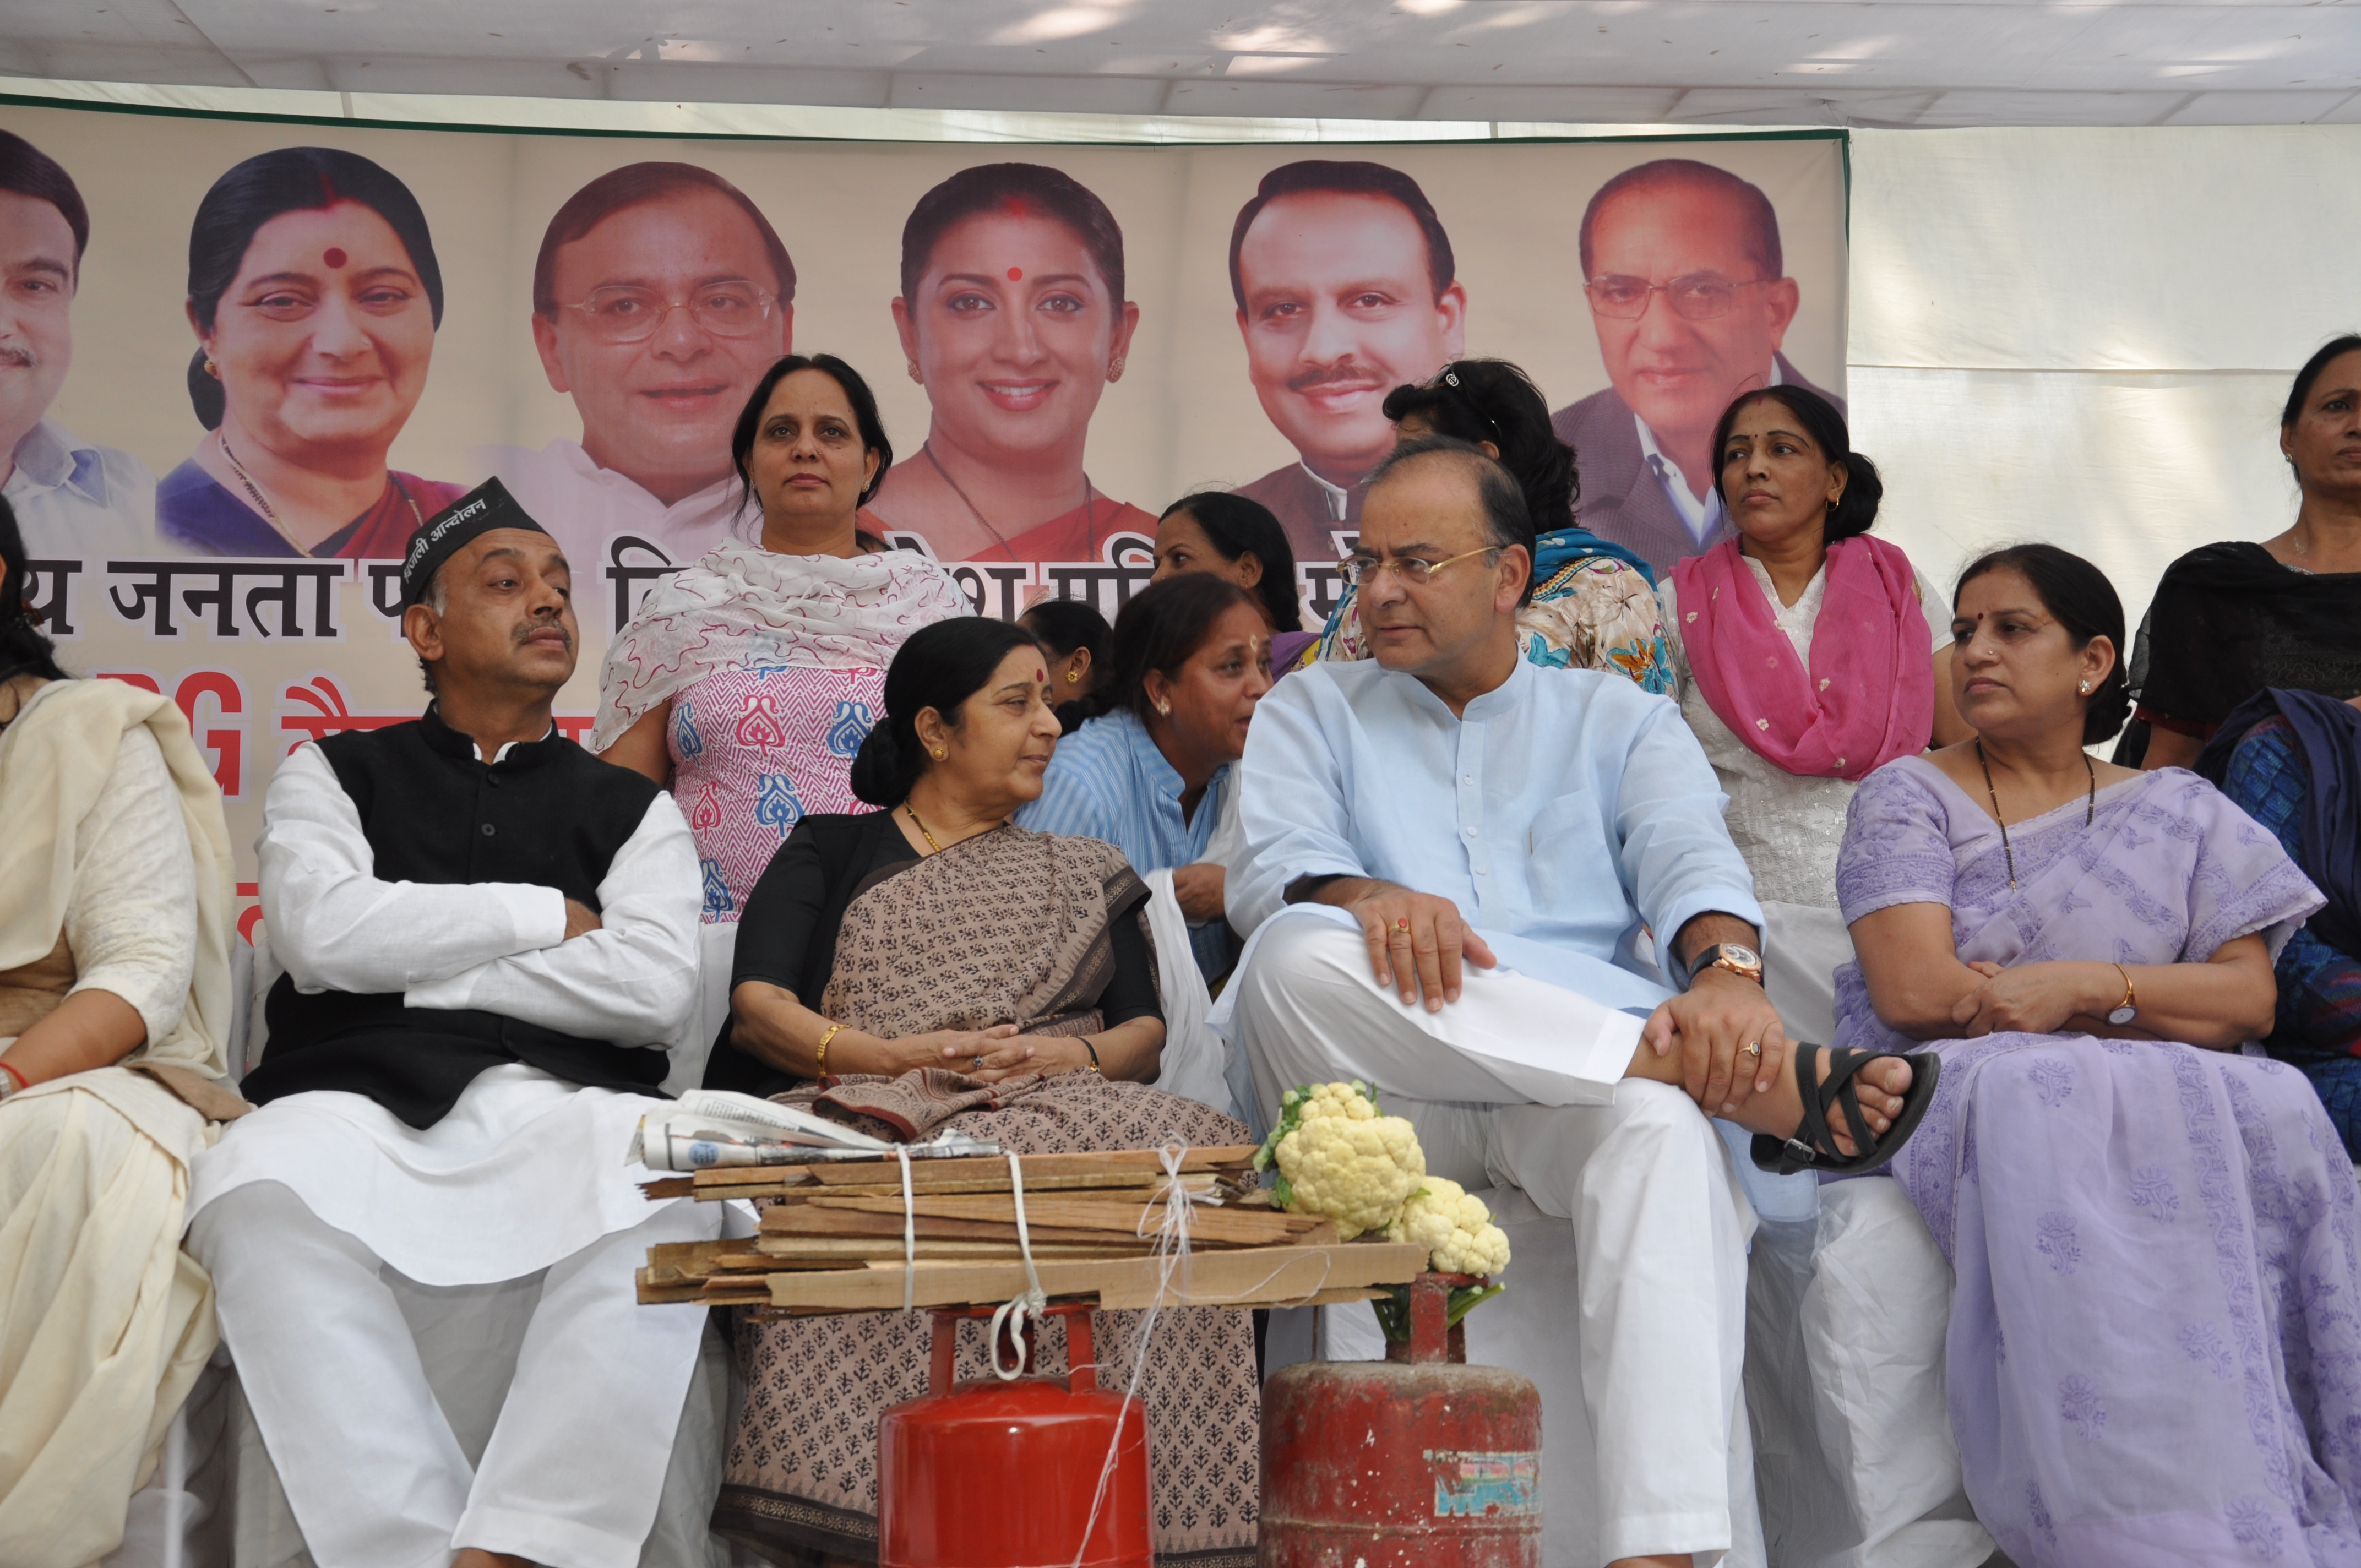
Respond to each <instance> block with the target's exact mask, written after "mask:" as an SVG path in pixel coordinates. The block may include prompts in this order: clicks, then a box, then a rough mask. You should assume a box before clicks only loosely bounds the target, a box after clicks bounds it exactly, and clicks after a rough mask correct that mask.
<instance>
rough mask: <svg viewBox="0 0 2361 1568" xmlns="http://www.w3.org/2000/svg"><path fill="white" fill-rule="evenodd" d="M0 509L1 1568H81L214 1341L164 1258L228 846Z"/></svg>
mask: <svg viewBox="0 0 2361 1568" xmlns="http://www.w3.org/2000/svg"><path fill="white" fill-rule="evenodd" d="M26 566H27V561H26V553H25V546H24V542H23V540H22V538H21V537H20V536H19V534H18V532H17V530H16V518H15V515H14V514H13V513H12V512H11V511H10V510H9V508H8V505H7V503H6V502H5V501H0V821H5V823H6V824H7V827H6V829H5V831H0V1563H9V1564H11V1565H12V1568H13V1565H16V1564H23V1565H25V1568H82V1565H83V1564H91V1563H97V1562H99V1560H100V1559H102V1558H104V1557H105V1556H106V1555H107V1554H108V1553H109V1552H113V1551H114V1550H115V1547H116V1545H117V1544H118V1543H119V1542H120V1541H122V1539H123V1530H124V1516H125V1512H126V1508H127V1507H128V1505H129V1503H130V1499H131V1494H132V1493H133V1491H135V1490H136V1489H137V1488H138V1487H139V1486H142V1485H143V1484H145V1483H146V1481H147V1480H148V1476H149V1475H150V1474H152V1473H153V1471H154V1470H155V1467H156V1456H157V1451H158V1449H159V1446H160V1445H161V1443H162V1441H163V1437H164V1431H165V1429H166V1428H167V1427H168V1426H169V1425H170V1422H171V1420H172V1417H173V1415H174V1413H175V1412H176V1411H178V1410H179V1409H180V1407H181V1400H182V1399H183V1398H186V1397H187V1395H188V1392H189V1386H190V1385H191V1384H192V1382H194V1381H195V1379H196V1376H197V1372H198V1370H199V1369H200V1368H201V1367H203V1365H204V1363H205V1358H206V1357H207V1356H209V1355H211V1354H213V1349H214V1305H213V1285H212V1282H211V1281H210V1280H209V1279H207V1278H206V1277H205V1272H204V1270H203V1269H202V1268H200V1267H199V1266H197V1264H196V1263H195V1261H194V1260H193V1259H192V1258H190V1257H189V1255H187V1254H185V1253H183V1252H182V1251H181V1215H182V1211H183V1207H184V1205H185V1203H186V1201H187V1198H188V1192H189V1160H190V1158H191V1157H192V1156H193V1155H194V1154H195V1153H196V1152H197V1150H198V1149H200V1148H201V1147H203V1146H204V1145H206V1144H208V1143H210V1142H212V1141H213V1138H214V1135H215V1134H216V1133H217V1132H218V1131H219V1122H220V1120H221V1119H222V1118H223V1117H225V1116H230V1115H236V1114H237V1113H240V1112H241V1111H243V1110H245V1109H247V1107H246V1105H245V1102H242V1101H240V1100H239V1099H238V1098H237V1096H236V1093H234V1092H233V1091H231V1090H230V1089H229V1088H228V1087H227V1086H226V1085H225V1083H224V1082H223V1081H222V1080H223V1078H224V1075H225V1064H224V1060H223V1056H222V1045H223V1041H224V1037H225V1036H226V1035H227V1033H228V1029H229V1014H230V983H229V907H230V855H229V831H228V829H227V828H225V826H224V825H223V822H222V807H221V791H220V790H219V789H218V788H216V787H215V785H214V781H213V776H212V774H211V773H209V772H208V771H207V769H206V767H205V763H204V760H203V757H201V756H200V755H199V754H198V752H197V749H196V746H195V744H194V743H193V742H192V740H190V739H189V725H188V720H186V719H185V718H182V717H181V710H180V709H179V708H177V707H174V706H173V705H172V703H171V701H170V699H169V698H166V697H162V696H157V695H156V694H154V693H152V692H147V691H142V690H140V689H139V688H138V687H137V686H131V685H125V684H123V683H122V682H120V681H105V680H88V681H78V680H72V679H70V678H69V677H68V676H67V674H66V673H65V672H64V671H63V670H61V669H60V668H59V667H58V664H57V662H56V660H55V658H54V657H53V655H52V652H51V650H50V646H49V640H48V639H47V638H45V637H43V636H42V635H41V634H40V632H39V631H38V630H36V629H35V628H34V626H33V623H32V620H31V618H30V617H29V616H28V615H27V613H26V609H25V593H26V588H27V582H28V577H27V570H26Z"/></svg>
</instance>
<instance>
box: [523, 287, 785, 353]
mask: <svg viewBox="0 0 2361 1568" xmlns="http://www.w3.org/2000/svg"><path fill="white" fill-rule="evenodd" d="M777 303H778V300H777V297H776V296H774V295H773V294H772V293H771V292H770V291H767V290H764V289H761V288H757V287H756V286H755V285H754V284H752V283H750V282H748V281H746V280H744V279H742V278H741V279H732V280H729V281H727V282H721V283H708V284H707V285H705V286H704V287H703V288H701V289H699V290H697V291H696V292H695V293H693V294H691V295H690V296H689V297H688V298H687V299H686V300H671V299H666V298H665V297H664V295H662V294H660V293H658V292H656V291H654V290H653V289H642V288H639V287H637V286H636V285H633V284H629V283H609V284H608V285H606V286H605V287H604V288H598V289H593V290H591V291H590V294H589V297H588V299H586V300H584V301H583V302H581V303H580V304H578V305H568V306H566V309H567V310H572V311H580V312H581V313H582V323H583V325H585V326H587V327H588V328H589V329H590V334H591V335H592V336H594V337H597V338H598V339H600V340H601V341H602V342H606V343H644V342H646V341H647V340H648V339H649V338H652V337H653V336H654V335H655V334H656V331H657V329H658V328H660V327H662V326H663V325H664V323H665V322H667V321H669V320H670V319H671V318H672V313H673V312H675V311H686V312H687V313H688V319H689V320H691V321H693V322H695V323H697V325H698V326H699V327H700V328H702V329H703V330H705V331H707V332H709V333H711V334H713V335H714V336H716V337H752V336H753V335H754V334H756V333H758V332H760V331H762V330H763V326H764V324H765V323H768V322H769V321H770V320H771V316H772V312H773V308H774V306H775V305H777Z"/></svg>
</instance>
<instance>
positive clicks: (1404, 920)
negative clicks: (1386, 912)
mask: <svg viewBox="0 0 2361 1568" xmlns="http://www.w3.org/2000/svg"><path fill="white" fill-rule="evenodd" d="M1394 929H1395V930H1397V931H1407V930H1409V929H1410V916H1407V915H1397V916H1394Z"/></svg>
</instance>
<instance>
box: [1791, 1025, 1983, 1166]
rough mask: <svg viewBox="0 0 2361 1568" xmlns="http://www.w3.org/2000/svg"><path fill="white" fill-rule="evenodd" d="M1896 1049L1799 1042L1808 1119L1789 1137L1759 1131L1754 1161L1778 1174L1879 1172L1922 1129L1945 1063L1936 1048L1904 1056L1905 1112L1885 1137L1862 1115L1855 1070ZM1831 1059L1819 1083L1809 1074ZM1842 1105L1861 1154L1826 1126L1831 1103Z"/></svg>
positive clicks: (1799, 1081) (1798, 1078)
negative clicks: (1850, 1151) (1847, 1151)
mask: <svg viewBox="0 0 2361 1568" xmlns="http://www.w3.org/2000/svg"><path fill="white" fill-rule="evenodd" d="M1897 1054H1899V1053H1897V1052H1894V1051H1864V1050H1858V1049H1856V1048H1854V1047H1851V1046H1815V1045H1810V1044H1807V1043H1806V1042H1804V1041H1801V1040H1798V1041H1796V1042H1795V1047H1794V1055H1795V1067H1794V1071H1795V1088H1796V1091H1798V1092H1799V1093H1800V1094H1801V1095H1802V1096H1803V1101H1804V1122H1803V1125H1801V1126H1799V1127H1797V1128H1796V1129H1795V1136H1794V1137H1791V1138H1774V1137H1773V1136H1771V1135H1769V1134H1768V1133H1757V1134H1756V1135H1754V1143H1753V1146H1752V1149H1751V1150H1750V1152H1751V1153H1752V1155H1753V1157H1754V1163H1755V1164H1756V1165H1757V1166H1759V1167H1760V1168H1763V1169H1764V1170H1768V1171H1773V1172H1775V1173H1776V1174H1778V1175H1780V1176H1788V1175H1792V1174H1794V1173H1795V1172H1796V1171H1799V1170H1822V1171H1827V1172H1828V1173H1829V1174H1830V1175H1833V1176H1860V1175H1862V1174H1864V1173H1865V1172H1868V1171H1872V1170H1875V1169H1876V1168H1878V1167H1879V1166H1881V1165H1883V1164H1884V1163H1885V1162H1886V1161H1887V1160H1890V1159H1892V1158H1893V1157H1894V1156H1895V1155H1897V1154H1899V1153H1900V1152H1901V1151H1902V1146H1903V1145H1904V1144H1905V1143H1907V1142H1908V1141H1909V1138H1910V1135H1911V1134H1912V1133H1915V1132H1916V1131H1917V1130H1918V1124H1919V1123H1920V1122H1921V1121H1923V1120H1925V1119H1926V1115H1927V1106H1928V1105H1931V1104H1932V1103H1934V1101H1935V1080H1937V1079H1938V1078H1939V1077H1941V1076H1942V1070H1943V1061H1942V1058H1940V1057H1938V1056H1936V1055H1935V1054H1934V1053H1933V1052H1932V1051H1925V1052H1919V1053H1916V1054H1914V1055H1909V1056H1905V1057H1903V1058H1902V1059H1903V1060H1904V1061H1906V1062H1908V1063H1909V1064H1910V1088H1909V1089H1908V1091H1905V1093H1904V1095H1903V1097H1902V1114H1900V1115H1899V1116H1896V1117H1894V1124H1893V1125H1891V1126H1889V1127H1887V1128H1886V1129H1885V1135H1884V1136H1883V1137H1875V1136H1872V1135H1871V1134H1870V1131H1869V1118H1868V1117H1866V1116H1864V1115H1863V1114H1862V1113H1861V1100H1860V1097H1859V1096H1857V1095H1856V1094H1855V1093H1854V1092H1853V1086H1852V1080H1853V1074H1855V1073H1857V1072H1859V1071H1860V1070H1861V1069H1862V1068H1865V1067H1867V1066H1868V1065H1869V1064H1870V1063H1871V1062H1873V1061H1875V1060H1876V1059H1877V1058H1880V1057H1885V1056H1894V1055H1897ZM1823 1055H1825V1056H1826V1057H1828V1076H1827V1077H1825V1078H1823V1079H1821V1080H1820V1081H1819V1082H1818V1084H1817V1085H1815V1084H1813V1082H1812V1081H1811V1080H1810V1079H1809V1078H1807V1077H1806V1076H1805V1075H1806V1071H1807V1070H1816V1069H1817V1067H1818V1059H1819V1058H1820V1057H1821V1056H1823ZM1830 1105H1836V1106H1839V1107H1841V1108H1842V1109H1843V1111H1844V1115H1845V1125H1846V1126H1847V1127H1849V1128H1850V1129H1851V1131H1852V1142H1853V1147H1854V1148H1856V1149H1858V1150H1859V1151H1860V1152H1859V1153H1858V1154H1855V1155H1853V1156H1851V1157H1850V1158H1848V1157H1846V1156H1845V1155H1844V1154H1842V1153H1841V1152H1839V1149H1838V1147H1837V1140H1836V1135H1835V1134H1834V1133H1832V1132H1831V1131H1829V1128H1828V1107H1829V1106H1830Z"/></svg>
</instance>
